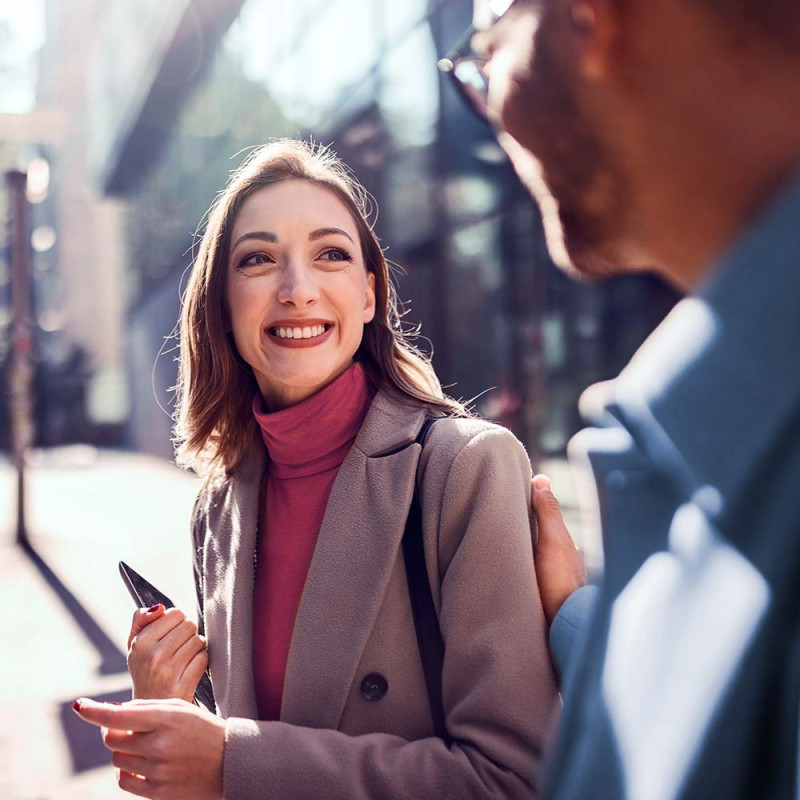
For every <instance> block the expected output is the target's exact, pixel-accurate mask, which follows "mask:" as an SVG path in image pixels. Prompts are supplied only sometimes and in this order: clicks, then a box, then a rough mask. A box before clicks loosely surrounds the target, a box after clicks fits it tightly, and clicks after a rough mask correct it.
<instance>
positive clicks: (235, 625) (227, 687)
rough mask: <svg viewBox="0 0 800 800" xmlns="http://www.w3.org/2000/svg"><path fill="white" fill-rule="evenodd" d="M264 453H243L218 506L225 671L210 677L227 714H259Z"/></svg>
mask: <svg viewBox="0 0 800 800" xmlns="http://www.w3.org/2000/svg"><path fill="white" fill-rule="evenodd" d="M264 459H265V454H264V453H261V454H260V455H258V456H256V455H254V456H253V457H252V458H250V459H248V461H247V462H246V463H245V464H244V465H243V467H242V469H241V471H240V472H239V473H238V474H237V476H236V480H235V481H232V482H231V484H230V485H231V490H230V494H229V496H228V498H227V499H226V502H225V503H224V504H223V508H222V509H221V513H222V514H223V519H222V521H221V522H222V524H221V525H219V526H218V527H217V530H227V531H228V532H229V539H228V543H229V547H230V550H229V551H228V553H227V554H225V557H224V558H223V559H222V560H221V563H226V564H227V565H228V568H227V569H226V570H225V574H224V575H222V576H220V585H219V587H218V591H219V596H220V598H221V602H220V605H221V606H222V607H221V609H220V612H221V614H222V615H223V616H224V617H228V618H227V620H226V622H227V624H226V625H225V627H226V629H227V633H228V636H227V637H226V638H227V642H226V644H227V648H228V652H227V654H226V655H227V658H226V659H225V662H224V663H225V666H226V667H227V675H220V676H219V677H218V679H217V680H213V678H214V677H217V676H212V681H213V684H214V693H215V697H216V699H217V704H218V706H219V707H220V709H222V711H223V713H224V716H226V717H246V718H249V719H257V718H258V710H257V704H256V696H255V688H254V682H253V637H252V631H253V588H254V582H255V579H254V564H253V557H254V554H255V547H256V535H257V531H258V514H259V500H260V493H261V485H262V483H263V475H264V463H265V461H264ZM234 587H235V590H234ZM226 606H227V608H226ZM226 612H227V613H226ZM209 640H210V641H211V637H209ZM218 687H219V688H218Z"/></svg>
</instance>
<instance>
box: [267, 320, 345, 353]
mask: <svg viewBox="0 0 800 800" xmlns="http://www.w3.org/2000/svg"><path fill="white" fill-rule="evenodd" d="M298 323H299V320H298V321H297V322H294V321H293V320H288V319H287V320H278V322H277V324H275V325H270V326H269V327H268V328H267V329H266V333H267V336H268V338H269V341H271V342H273V343H274V344H277V345H279V346H280V347H316V346H317V345H320V344H322V343H323V342H326V341H328V339H329V338H330V336H331V332H332V331H333V327H334V326H333V323H332V322H325V321H324V320H320V319H313V320H308V321H305V324H298Z"/></svg>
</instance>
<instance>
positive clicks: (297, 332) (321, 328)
mask: <svg viewBox="0 0 800 800" xmlns="http://www.w3.org/2000/svg"><path fill="white" fill-rule="evenodd" d="M330 327H331V326H330V325H312V326H310V327H304V328H294V327H284V326H281V327H277V326H273V327H271V328H270V329H269V332H270V333H271V334H272V335H273V336H277V337H279V338H281V339H314V338H316V337H317V336H322V334H323V333H325V331H326V330H328V328H330Z"/></svg>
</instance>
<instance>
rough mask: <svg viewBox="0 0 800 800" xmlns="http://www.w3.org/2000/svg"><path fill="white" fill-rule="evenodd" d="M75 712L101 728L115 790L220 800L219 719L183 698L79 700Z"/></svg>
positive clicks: (175, 799)
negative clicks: (113, 769)
mask: <svg viewBox="0 0 800 800" xmlns="http://www.w3.org/2000/svg"><path fill="white" fill-rule="evenodd" d="M72 707H73V708H74V709H75V711H76V713H77V714H78V716H80V717H81V719H83V720H85V721H86V722H89V723H91V724H92V725H97V726H98V727H99V728H101V732H102V736H103V743H104V744H105V746H106V747H107V748H108V749H109V750H111V751H112V752H113V753H114V755H113V756H112V759H111V761H112V763H113V764H114V766H115V767H116V768H117V782H118V783H119V786H120V788H121V789H123V790H124V791H126V792H130V793H131V794H135V795H138V796H139V797H150V798H157V800H221V798H222V753H223V748H224V743H225V723H224V722H223V721H222V720H221V719H219V717H215V716H214V715H213V714H211V713H209V712H208V711H206V710H205V709H201V708H198V707H197V706H193V705H190V704H189V703H186V702H184V701H183V700H132V701H130V702H128V703H122V704H120V705H113V704H110V703H96V702H95V701H94V700H87V699H85V698H81V699H80V700H76V701H75V703H74V704H73V706H72Z"/></svg>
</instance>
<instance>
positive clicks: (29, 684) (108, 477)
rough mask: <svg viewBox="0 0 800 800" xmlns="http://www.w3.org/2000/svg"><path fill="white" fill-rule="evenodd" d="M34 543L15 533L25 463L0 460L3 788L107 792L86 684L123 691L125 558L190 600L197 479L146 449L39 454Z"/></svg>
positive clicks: (31, 796) (178, 599)
mask: <svg viewBox="0 0 800 800" xmlns="http://www.w3.org/2000/svg"><path fill="white" fill-rule="evenodd" d="M31 462H32V463H31V466H30V468H29V470H28V486H27V489H28V491H27V498H28V529H29V533H30V543H31V546H32V550H33V552H32V553H28V552H26V551H24V550H23V549H21V548H19V547H16V546H15V544H14V525H15V521H16V512H15V508H16V500H15V498H16V475H15V473H14V471H13V469H12V467H11V465H10V464H9V463H8V462H7V461H0V509H2V514H1V515H0V608H2V621H1V622H0V636H1V637H2V659H1V660H0V764H2V768H1V769H0V798H2V799H3V800H73V799H74V800H79V799H80V800H101V799H102V800H105V799H106V798H116V797H123V796H126V797H129V796H130V795H124V794H123V793H122V792H121V791H120V790H119V789H118V788H117V786H116V781H115V776H114V771H113V769H112V768H111V767H110V766H109V756H110V754H109V753H108V752H107V751H105V749H104V748H103V746H102V743H101V742H100V738H99V733H98V732H97V730H96V729H93V728H92V727H90V726H88V725H85V724H84V723H82V722H81V721H80V720H79V719H78V718H77V717H76V716H75V715H74V714H73V712H72V710H71V705H72V701H73V700H74V699H75V698H76V697H80V696H82V695H85V696H90V697H103V698H107V699H117V700H122V699H126V698H127V697H129V692H130V684H129V681H128V677H127V673H126V672H124V656H123V653H124V650H125V644H126V640H127V635H128V630H129V627H130V617H131V614H132V612H133V608H134V606H133V601H132V600H131V598H130V596H129V595H128V593H127V591H126V589H125V587H124V585H123V583H122V581H121V580H120V577H119V572H118V569H117V562H118V561H119V560H120V559H122V560H124V561H126V562H128V563H129V564H130V565H131V566H133V567H134V568H135V569H136V570H137V571H139V572H141V573H142V574H143V575H145V576H146V577H147V578H148V579H149V580H150V581H151V582H152V583H154V584H155V585H156V586H158V587H159V588H160V589H161V590H162V591H164V592H165V593H166V594H168V595H169V596H170V597H171V598H172V599H173V600H174V601H175V603H176V604H177V605H182V606H183V607H184V608H186V609H188V610H193V609H194V590H193V586H192V575H191V560H190V552H191V551H190V544H189V518H190V514H191V508H192V502H193V499H194V495H195V492H196V489H197V482H196V479H194V478H192V477H190V476H189V475H187V474H185V473H182V472H180V471H179V470H178V469H176V468H175V467H173V466H171V465H169V464H167V463H165V462H163V461H160V460H158V459H154V458H150V457H148V456H142V455H136V454H130V453H121V452H97V451H95V450H93V449H92V448H87V447H72V448H62V449H58V450H53V451H48V452H46V453H33V454H32V457H31Z"/></svg>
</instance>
